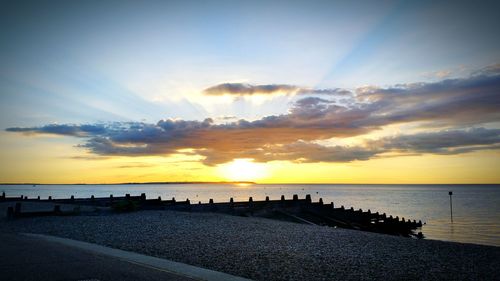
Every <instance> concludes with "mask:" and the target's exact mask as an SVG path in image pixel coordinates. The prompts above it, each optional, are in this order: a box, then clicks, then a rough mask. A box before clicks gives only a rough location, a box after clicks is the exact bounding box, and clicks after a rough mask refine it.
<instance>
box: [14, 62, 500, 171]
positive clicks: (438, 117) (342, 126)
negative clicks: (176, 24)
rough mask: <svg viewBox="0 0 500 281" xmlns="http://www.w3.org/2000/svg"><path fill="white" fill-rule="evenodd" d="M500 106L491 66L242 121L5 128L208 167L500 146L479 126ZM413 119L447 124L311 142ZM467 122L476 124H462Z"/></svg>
mask: <svg viewBox="0 0 500 281" xmlns="http://www.w3.org/2000/svg"><path fill="white" fill-rule="evenodd" d="M275 86H276V85H275ZM277 86H279V85H277ZM266 89H267V90H272V89H273V88H272V87H270V88H266ZM498 108H500V73H499V74H495V72H494V71H491V70H490V71H488V72H484V71H483V72H481V73H480V74H478V75H475V76H471V77H468V78H462V79H447V80H443V81H440V82H436V83H416V84H405V85H397V86H395V87H391V88H374V87H367V88H360V89H357V90H356V92H355V95H354V96H352V97H350V98H349V99H348V101H347V102H339V101H336V100H331V99H328V97H326V96H325V97H322V98H319V97H313V96H309V97H305V98H302V99H299V100H298V101H296V103H295V104H293V106H292V107H291V108H290V110H289V112H288V113H287V114H282V115H272V116H266V117H263V118H261V119H258V120H255V121H248V120H244V119H241V120H237V121H234V122H228V123H225V124H215V123H214V121H213V120H212V119H210V118H207V119H205V120H203V121H186V120H170V119H167V120H160V121H159V122H157V123H156V124H149V123H142V122H125V123H124V122H115V123H106V124H86V125H67V124H62V125H56V124H52V125H46V126H41V127H32V128H8V129H7V131H10V132H21V133H24V134H55V135H65V136H74V137H79V138H83V139H84V142H83V143H82V144H81V145H80V147H83V148H86V149H88V150H89V151H90V152H91V153H93V154H97V155H104V156H106V155H108V156H109V155H127V156H143V155H169V154H174V153H179V152H178V151H179V150H182V149H191V151H192V152H190V153H192V154H198V155H202V156H205V157H206V159H205V161H204V163H205V164H208V165H213V164H218V163H223V162H227V161H231V160H232V159H234V158H254V159H255V160H256V161H272V160H290V161H302V162H315V161H324V162H348V161H354V160H367V159H370V158H372V157H377V156H380V155H381V154H384V153H386V152H399V153H406V154H408V153H438V154H453V153H464V152H468V151H474V150H481V149H497V148H498V145H499V144H498V134H499V132H498V130H496V129H484V128H477V127H485V126H486V124H495V122H496V124H498V122H500V110H498ZM410 122H419V123H418V124H419V126H421V127H424V128H433V130H436V129H437V128H440V127H442V128H448V130H441V131H438V132H432V133H430V132H428V133H420V134H414V135H405V136H398V137H394V138H383V139H379V140H375V141H369V142H367V143H365V145H364V146H357V147H348V146H333V147H327V146H320V145H318V144H315V143H314V141H317V140H325V139H330V138H343V137H353V136H360V135H363V134H366V133H369V132H371V131H374V130H377V129H379V128H381V127H383V126H387V125H393V124H403V123H410ZM490 126H491V125H490ZM470 127H475V129H464V128H470ZM454 128H455V129H454ZM457 128H459V129H457ZM184 153H185V154H186V152H184Z"/></svg>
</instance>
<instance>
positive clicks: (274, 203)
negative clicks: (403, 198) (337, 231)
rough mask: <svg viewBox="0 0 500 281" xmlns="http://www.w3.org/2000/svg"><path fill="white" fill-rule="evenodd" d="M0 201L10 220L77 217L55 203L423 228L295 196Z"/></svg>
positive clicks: (392, 229)
mask: <svg viewBox="0 0 500 281" xmlns="http://www.w3.org/2000/svg"><path fill="white" fill-rule="evenodd" d="M0 200H2V201H15V202H16V205H15V207H9V208H8V211H7V212H8V214H7V216H8V217H10V218H19V217H27V216H45V215H77V214H80V212H79V210H78V209H77V208H75V209H74V210H73V211H65V212H62V211H61V208H60V205H58V204H71V205H75V206H78V205H85V206H95V207H100V208H101V209H100V210H101V211H103V212H126V211H137V210H176V211H186V212H216V213H225V214H230V215H237V216H255V217H265V218H270V219H277V220H285V221H292V222H297V223H303V224H314V225H325V226H330V227H342V228H349V229H357V230H363V231H371V232H379V233H385V234H391V235H400V236H416V237H419V238H421V237H423V235H422V233H421V232H418V233H415V232H416V231H417V230H418V229H419V228H421V227H422V222H421V221H416V220H410V219H405V218H403V217H402V218H399V217H398V216H395V217H393V216H392V215H387V214H386V213H379V212H372V211H371V210H365V211H363V210H362V209H357V210H355V209H354V208H353V207H350V208H346V207H344V206H335V205H334V203H333V202H330V203H328V204H326V203H325V202H323V199H322V198H320V199H319V200H318V201H317V202H313V201H312V199H311V196H310V195H306V196H305V198H303V199H299V197H298V195H293V196H292V198H288V199H287V198H285V196H284V195H282V196H281V198H280V199H279V200H271V199H270V198H269V196H266V198H265V200H261V201H258V200H254V199H253V198H252V197H249V199H248V200H246V201H235V200H233V198H230V199H229V201H228V202H217V203H215V202H214V201H213V200H212V199H209V201H208V202H207V203H202V202H201V201H198V202H191V201H190V200H189V199H186V200H176V199H175V198H171V199H167V200H165V199H162V198H161V197H157V198H147V197H146V194H145V193H142V194H141V195H139V196H131V195H130V194H126V195H125V196H113V195H110V196H109V197H94V196H93V195H92V196H91V197H90V198H75V197H74V196H71V197H70V198H66V199H53V198H52V197H51V196H49V197H48V198H47V199H45V198H44V199H42V198H40V197H39V196H38V197H36V198H28V197H26V196H19V197H7V196H6V195H5V193H2V195H1V197H0ZM23 201H25V202H30V201H37V202H51V203H54V204H55V205H54V210H52V211H45V212H40V211H38V212H23V211H22V205H21V204H22V202H23Z"/></svg>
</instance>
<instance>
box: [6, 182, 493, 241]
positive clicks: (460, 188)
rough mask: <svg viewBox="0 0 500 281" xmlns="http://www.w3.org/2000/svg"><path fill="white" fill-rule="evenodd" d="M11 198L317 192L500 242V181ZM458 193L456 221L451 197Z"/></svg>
mask: <svg viewBox="0 0 500 281" xmlns="http://www.w3.org/2000/svg"><path fill="white" fill-rule="evenodd" d="M2 191H3V192H5V193H6V194H7V196H20V195H25V196H28V197H36V196H41V197H42V198H47V197H48V196H49V195H50V196H52V197H53V198H68V197H70V196H71V195H75V197H76V198H78V197H82V198H84V197H90V196H91V195H95V196H96V197H107V196H109V195H110V194H113V195H114V196H123V195H124V194H125V193H130V194H131V195H140V194H141V193H146V195H147V196H148V197H149V198H157V197H158V196H161V197H162V198H165V199H167V198H171V197H175V198H176V199H177V200H185V199H186V198H189V199H190V200H191V202H197V201H202V202H208V200H209V199H210V198H212V199H214V201H215V202H227V201H228V200H229V198H230V197H233V198H234V199H235V200H236V201H245V200H248V198H249V197H250V196H252V197H253V199H254V200H264V198H265V197H266V196H269V197H270V198H271V199H276V200H277V199H279V198H280V196H281V195H285V197H286V198H291V197H292V195H293V194H298V195H299V197H300V198H304V197H305V195H306V194H311V196H312V198H313V201H317V200H318V199H319V198H320V197H321V198H323V201H324V202H325V203H329V202H334V204H335V206H340V205H344V206H345V207H347V208H349V207H351V206H352V207H354V208H355V209H359V208H362V209H363V210H367V209H370V210H371V211H372V212H377V211H378V212H381V213H384V212H385V213H387V214H388V215H393V216H399V217H405V218H406V219H408V218H409V219H412V220H413V219H416V220H417V221H418V220H422V222H426V225H424V226H423V227H422V232H423V233H424V235H425V236H426V238H428V239H438V240H447V241H456V242H467V243H476V244H485V245H494V246H500V185H337V184H334V185H332V184H327V185H314V184H305V185H302V184H280V185H266V184H252V185H235V184H137V185H37V186H36V187H33V186H32V185H0V192H2ZM448 191H453V196H452V197H453V199H452V200H453V223H451V222H450V198H449V195H448Z"/></svg>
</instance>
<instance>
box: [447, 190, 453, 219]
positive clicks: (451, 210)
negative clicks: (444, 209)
mask: <svg viewBox="0 0 500 281" xmlns="http://www.w3.org/2000/svg"><path fill="white" fill-rule="evenodd" d="M448 195H450V220H451V222H453V204H452V203H451V196H452V195H453V191H450V192H448Z"/></svg>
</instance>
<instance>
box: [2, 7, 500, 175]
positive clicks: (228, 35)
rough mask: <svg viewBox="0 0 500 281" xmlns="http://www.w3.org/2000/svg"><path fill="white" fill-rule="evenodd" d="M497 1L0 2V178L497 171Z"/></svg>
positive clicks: (499, 91)
mask: <svg viewBox="0 0 500 281" xmlns="http://www.w3.org/2000/svg"><path fill="white" fill-rule="evenodd" d="M499 9H500V4H499V2H498V1H480V2H477V1H92V0H90V1H43V0H41V1H0V42H1V43H0V130H1V131H0V161H1V162H0V166H1V169H0V182H3V183H26V182H36V183H120V182H148V181H255V182H261V183H499V182H500V171H499V169H498V167H500V157H499V156H500V110H499V108H500V36H498V28H499V27H500V17H498V10H499Z"/></svg>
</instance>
